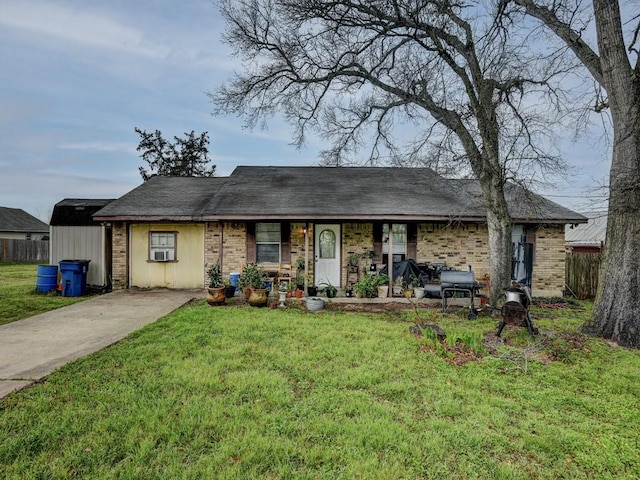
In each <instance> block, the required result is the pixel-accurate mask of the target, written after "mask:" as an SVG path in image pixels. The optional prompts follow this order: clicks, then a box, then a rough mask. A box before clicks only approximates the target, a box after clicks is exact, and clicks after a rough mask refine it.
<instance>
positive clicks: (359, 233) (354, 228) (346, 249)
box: [340, 223, 373, 286]
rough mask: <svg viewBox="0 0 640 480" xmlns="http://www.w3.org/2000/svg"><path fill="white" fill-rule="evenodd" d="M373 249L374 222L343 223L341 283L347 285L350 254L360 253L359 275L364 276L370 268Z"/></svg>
mask: <svg viewBox="0 0 640 480" xmlns="http://www.w3.org/2000/svg"><path fill="white" fill-rule="evenodd" d="M372 250H373V224H371V223H344V224H343V225H342V252H341V255H342V258H341V263H342V265H341V268H340V285H342V286H345V285H347V268H346V265H347V258H348V257H349V255H352V254H356V255H360V262H359V267H360V268H359V275H360V277H362V275H363V274H364V273H366V270H367V269H368V268H369V264H370V263H371V260H370V253H371V251H372Z"/></svg>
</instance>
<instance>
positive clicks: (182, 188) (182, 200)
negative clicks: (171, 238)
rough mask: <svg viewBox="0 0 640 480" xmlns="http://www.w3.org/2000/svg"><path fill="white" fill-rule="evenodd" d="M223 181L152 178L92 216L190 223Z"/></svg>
mask: <svg viewBox="0 0 640 480" xmlns="http://www.w3.org/2000/svg"><path fill="white" fill-rule="evenodd" d="M225 179H226V178H225V177H153V178H151V179H150V180H149V181H147V182H145V183H143V184H142V185H140V186H138V187H137V188H135V189H133V190H131V191H130V192H129V193H127V194H125V195H123V196H122V197H120V198H119V199H117V200H114V201H113V202H111V203H109V204H108V205H107V206H105V207H104V208H102V209H101V210H99V211H98V212H96V213H95V215H94V219H107V218H108V217H118V218H120V217H123V218H138V217H153V219H155V220H172V219H189V218H190V217H194V216H197V215H199V214H200V212H201V211H202V207H203V205H205V204H206V203H207V202H208V201H209V199H210V198H211V196H212V195H214V194H215V193H216V191H217V190H218V189H219V188H220V185H222V184H223V183H224V181H225Z"/></svg>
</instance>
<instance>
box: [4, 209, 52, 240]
mask: <svg viewBox="0 0 640 480" xmlns="http://www.w3.org/2000/svg"><path fill="white" fill-rule="evenodd" d="M48 236H49V225H47V224H46V223H44V222H43V221H41V220H38V219H37V218H36V217H34V216H33V215H30V214H28V213H27V212H25V211H24V210H22V209H20V208H7V207H0V238H2V239H7V240H47V239H48Z"/></svg>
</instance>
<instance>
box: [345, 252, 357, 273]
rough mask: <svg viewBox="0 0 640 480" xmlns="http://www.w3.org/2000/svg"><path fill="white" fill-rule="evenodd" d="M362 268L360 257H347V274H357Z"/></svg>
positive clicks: (352, 254)
mask: <svg viewBox="0 0 640 480" xmlns="http://www.w3.org/2000/svg"><path fill="white" fill-rule="evenodd" d="M359 266H360V255H358V254H357V253H351V254H349V256H348V257H347V272H357V271H358V267H359Z"/></svg>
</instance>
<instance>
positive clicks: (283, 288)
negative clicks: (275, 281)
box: [278, 282, 291, 308]
mask: <svg viewBox="0 0 640 480" xmlns="http://www.w3.org/2000/svg"><path fill="white" fill-rule="evenodd" d="M290 286H291V282H281V283H280V286H279V287H278V301H279V302H280V304H279V305H278V306H279V307H281V308H285V307H286V306H287V305H286V304H285V302H286V301H287V293H288V291H289V289H290Z"/></svg>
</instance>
